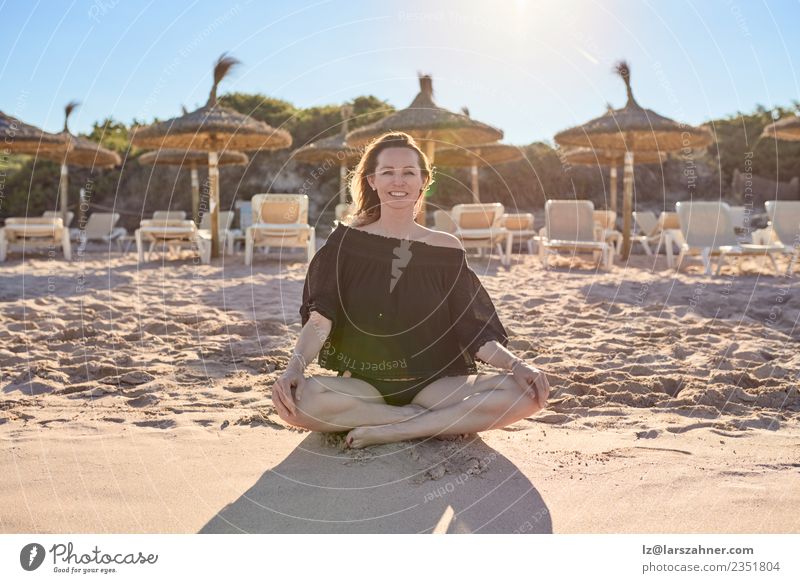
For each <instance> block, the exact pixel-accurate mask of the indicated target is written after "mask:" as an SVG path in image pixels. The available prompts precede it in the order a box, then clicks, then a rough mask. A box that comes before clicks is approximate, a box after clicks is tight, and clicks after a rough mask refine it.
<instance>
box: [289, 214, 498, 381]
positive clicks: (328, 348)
mask: <svg viewBox="0 0 800 583" xmlns="http://www.w3.org/2000/svg"><path fill="white" fill-rule="evenodd" d="M312 311H316V312H319V313H320V314H322V315H323V316H325V317H326V318H328V319H329V320H331V321H332V322H333V326H332V328H331V332H330V334H329V335H328V338H327V339H326V341H325V344H324V346H323V347H322V350H321V351H320V353H319V356H318V362H319V364H320V366H322V367H323V368H327V369H329V370H334V371H339V372H344V371H347V370H350V371H353V372H357V373H360V374H361V375H363V376H367V377H369V378H374V379H385V380H390V379H404V378H430V377H439V376H453V375H467V374H476V373H477V367H476V364H475V354H476V353H477V352H478V350H479V349H480V347H481V346H483V345H484V344H485V343H486V342H488V341H490V340H496V341H498V342H499V343H500V344H502V345H503V346H507V345H508V336H507V334H506V331H505V329H504V328H503V325H502V324H501V323H500V320H499V318H498V316H497V312H496V310H495V307H494V304H493V303H492V300H491V298H490V297H489V294H488V293H487V292H486V290H485V289H484V287H483V285H482V284H481V282H480V280H479V279H478V277H477V275H475V272H473V271H472V269H471V268H470V267H469V265H468V264H467V258H466V253H465V252H464V250H463V249H457V248H450V247H441V246H437V245H430V244H428V243H423V242H421V241H410V240H407V239H397V238H394V237H386V236H383V235H377V234H375V233H368V232H366V231H362V230H360V229H356V228H353V227H348V226H346V225H344V224H339V225H338V226H337V227H336V229H334V231H333V233H332V234H331V236H330V237H329V238H328V240H327V241H326V243H325V244H324V245H323V246H322V247H321V248H320V250H319V251H318V252H317V253H316V255H314V257H313V259H312V260H311V263H310V264H309V266H308V272H307V274H306V280H305V285H304V287H303V303H302V305H301V307H300V316H301V319H302V323H303V325H304V326H305V324H306V322H308V319H309V315H310V313H311V312H312Z"/></svg>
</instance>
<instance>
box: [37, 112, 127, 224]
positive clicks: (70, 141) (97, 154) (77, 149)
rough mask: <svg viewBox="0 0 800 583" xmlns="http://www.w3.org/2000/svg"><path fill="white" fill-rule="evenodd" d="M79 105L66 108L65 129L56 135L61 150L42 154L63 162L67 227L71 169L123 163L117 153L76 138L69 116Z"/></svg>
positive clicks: (62, 190)
mask: <svg viewBox="0 0 800 583" xmlns="http://www.w3.org/2000/svg"><path fill="white" fill-rule="evenodd" d="M79 105H80V104H79V103H78V102H77V101H70V102H69V103H68V104H67V105H66V106H65V107H64V129H63V130H62V131H60V132H59V133H58V134H56V136H58V138H59V139H60V140H61V148H60V149H59V148H51V149H49V150H48V151H46V152H44V153H42V157H43V158H47V159H48V160H52V161H53V162H61V178H60V180H59V183H58V192H59V194H58V197H59V199H60V200H61V217H62V218H63V219H64V224H65V225H66V224H67V209H68V207H69V205H68V202H69V200H68V199H69V194H68V187H69V167H70V166H85V167H87V168H92V169H94V168H111V167H113V166H117V165H119V164H121V163H122V160H121V159H120V157H119V154H117V153H116V152H113V151H112V150H109V149H107V148H104V147H102V146H101V145H100V144H96V143H94V142H92V141H91V140H87V139H86V138H81V137H78V136H75V135H73V134H72V133H71V132H70V131H69V125H68V124H69V116H70V115H72V112H73V111H75V109H77V107H78V106H79ZM81 212H82V211H81Z"/></svg>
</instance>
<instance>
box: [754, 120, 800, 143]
mask: <svg viewBox="0 0 800 583" xmlns="http://www.w3.org/2000/svg"><path fill="white" fill-rule="evenodd" d="M763 138H774V139H776V140H785V141H787V142H797V141H800V117H797V116H796V115H793V116H791V117H785V118H783V119H779V120H778V121H776V122H774V123H771V124H769V125H768V126H767V127H765V128H764V131H762V132H761V138H759V139H763Z"/></svg>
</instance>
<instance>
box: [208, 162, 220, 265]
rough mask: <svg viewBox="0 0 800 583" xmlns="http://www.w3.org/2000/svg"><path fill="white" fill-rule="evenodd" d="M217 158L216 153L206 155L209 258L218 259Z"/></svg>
mask: <svg viewBox="0 0 800 583" xmlns="http://www.w3.org/2000/svg"><path fill="white" fill-rule="evenodd" d="M218 161H219V158H218V157H217V153H216V152H209V153H208V182H209V188H208V190H209V193H208V211H209V212H210V213H211V215H210V216H211V257H212V258H213V259H216V258H217V257H219V167H218V166H217V163H218Z"/></svg>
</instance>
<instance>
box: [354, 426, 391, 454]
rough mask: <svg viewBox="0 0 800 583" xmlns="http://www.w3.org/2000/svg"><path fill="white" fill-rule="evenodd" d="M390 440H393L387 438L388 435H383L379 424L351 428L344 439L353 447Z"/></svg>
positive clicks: (358, 447)
mask: <svg viewBox="0 0 800 583" xmlns="http://www.w3.org/2000/svg"><path fill="white" fill-rule="evenodd" d="M390 441H392V439H386V437H385V436H383V435H382V432H381V428H380V427H378V426H376V427H356V428H355V429H351V430H350V433H348V434H347V437H346V438H345V440H344V442H345V443H346V444H347V447H351V448H353V449H360V448H362V447H367V446H368V445H377V444H379V443H389V442H390Z"/></svg>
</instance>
